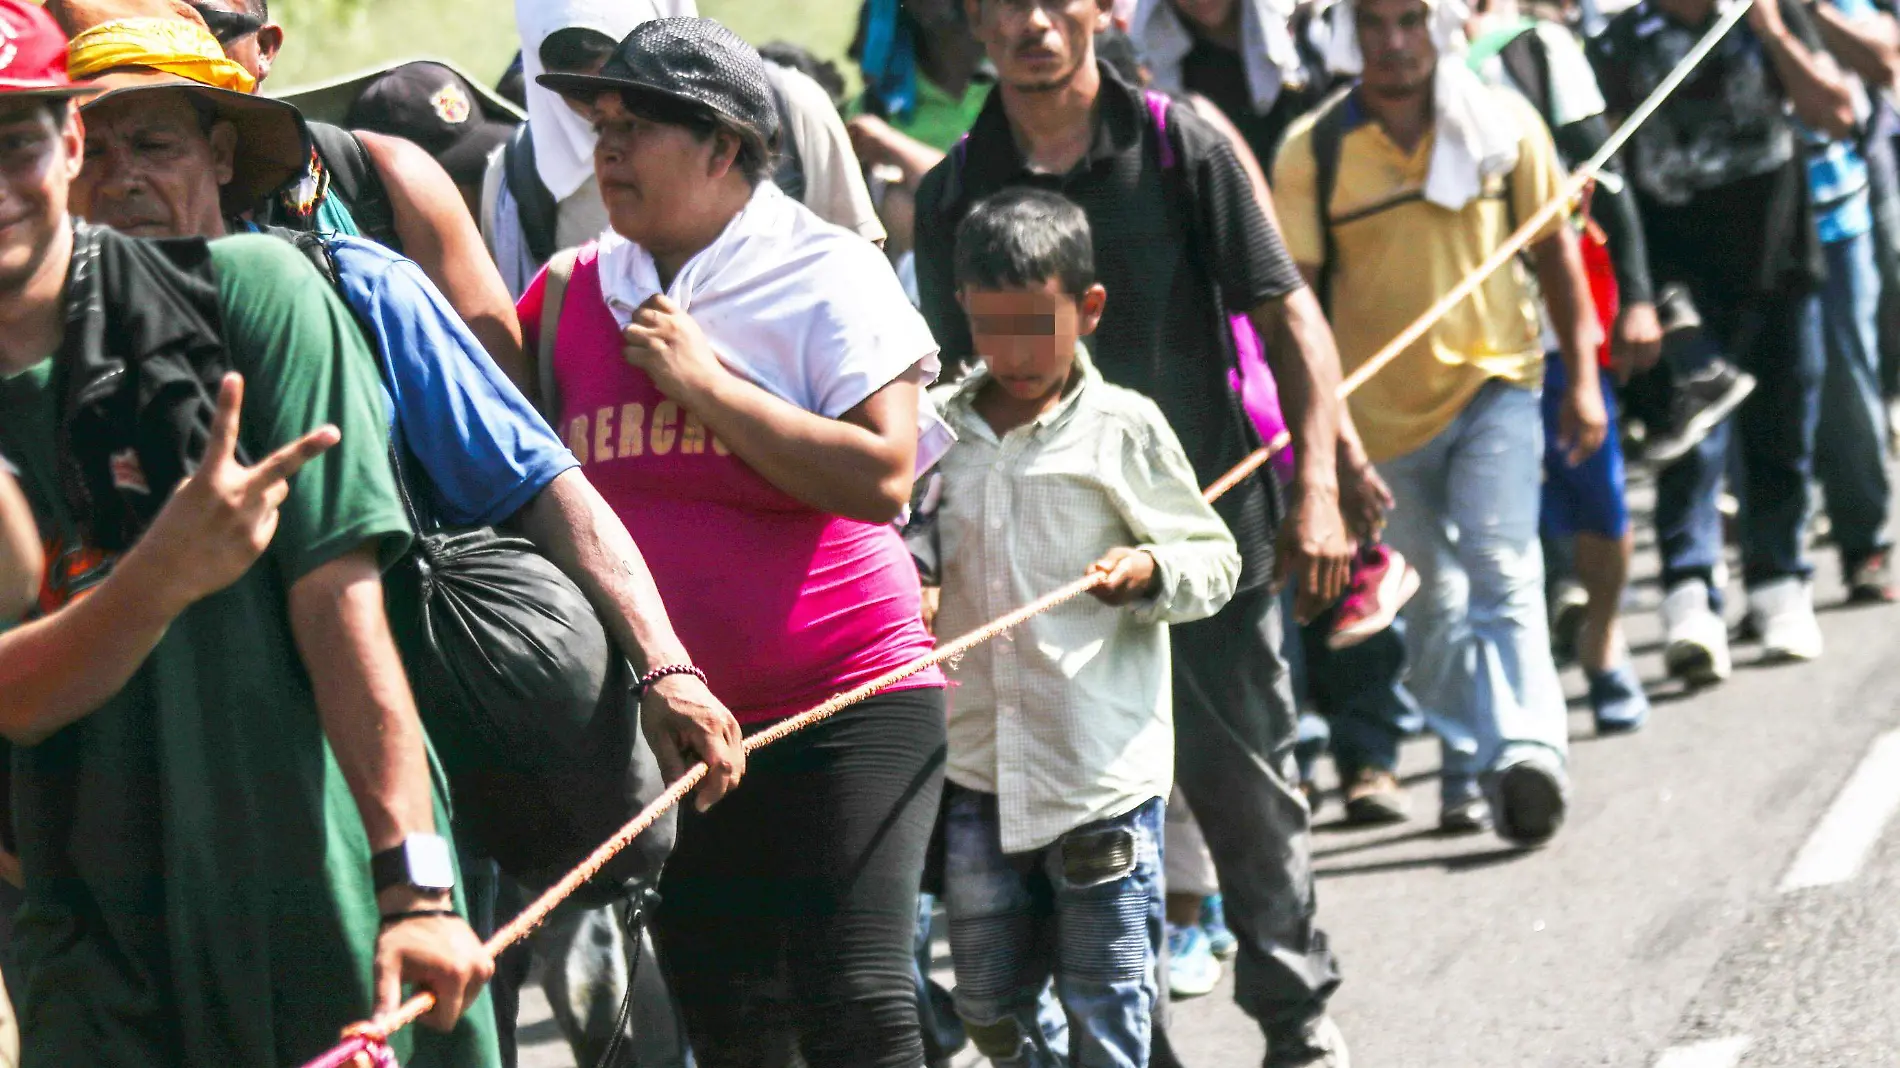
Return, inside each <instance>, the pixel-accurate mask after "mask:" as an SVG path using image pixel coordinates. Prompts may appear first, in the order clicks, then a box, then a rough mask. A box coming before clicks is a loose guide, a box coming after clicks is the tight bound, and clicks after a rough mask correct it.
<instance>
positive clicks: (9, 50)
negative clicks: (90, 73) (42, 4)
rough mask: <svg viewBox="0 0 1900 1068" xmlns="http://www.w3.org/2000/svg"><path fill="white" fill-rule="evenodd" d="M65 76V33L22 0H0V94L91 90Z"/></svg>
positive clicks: (45, 93) (45, 15) (34, 7)
mask: <svg viewBox="0 0 1900 1068" xmlns="http://www.w3.org/2000/svg"><path fill="white" fill-rule="evenodd" d="M91 91H92V90H90V89H88V88H86V87H85V86H79V85H74V84H73V81H72V79H71V78H69V77H67V76H66V35H65V34H64V33H61V32H60V29H59V26H58V25H57V24H55V23H54V22H53V17H52V16H51V15H48V14H47V13H46V12H45V11H42V10H41V9H40V8H38V7H36V6H35V5H33V4H30V3H27V2H26V0H0V96H10V95H13V94H15V93H28V94H31V95H34V96H70V95H73V94H75V93H85V92H91Z"/></svg>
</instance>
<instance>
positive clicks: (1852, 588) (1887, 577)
mask: <svg viewBox="0 0 1900 1068" xmlns="http://www.w3.org/2000/svg"><path fill="white" fill-rule="evenodd" d="M1897 600H1900V587H1896V586H1895V585H1894V581H1893V554H1892V552H1891V551H1890V550H1887V549H1875V550H1874V551H1873V552H1872V553H1871V554H1869V555H1868V556H1867V557H1866V558H1865V559H1863V560H1861V561H1860V562H1859V563H1856V564H1854V565H1853V566H1852V567H1850V568H1848V569H1847V603H1848V604H1892V603H1893V602H1894V601H1897Z"/></svg>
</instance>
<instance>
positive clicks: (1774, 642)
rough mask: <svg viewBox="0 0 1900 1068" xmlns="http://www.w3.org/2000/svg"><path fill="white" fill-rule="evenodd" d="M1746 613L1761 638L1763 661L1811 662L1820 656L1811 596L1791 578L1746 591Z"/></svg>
mask: <svg viewBox="0 0 1900 1068" xmlns="http://www.w3.org/2000/svg"><path fill="white" fill-rule="evenodd" d="M1748 614H1749V617H1750V618H1751V619H1752V620H1753V621H1754V624H1755V631H1756V633H1758V634H1760V635H1761V657H1762V659H1763V660H1769V661H1774V660H1814V659H1816V658H1818V657H1819V656H1820V655H1821V623H1820V621H1819V620H1817V619H1815V618H1814V593H1813V591H1812V590H1810V589H1809V588H1808V584H1807V583H1806V582H1804V581H1802V580H1801V579H1798V578H1794V577H1792V576H1790V577H1788V578H1778V579H1776V580H1774V581H1773V582H1770V583H1768V584H1767V585H1765V586H1757V587H1755V588H1754V589H1752V590H1749V591H1748Z"/></svg>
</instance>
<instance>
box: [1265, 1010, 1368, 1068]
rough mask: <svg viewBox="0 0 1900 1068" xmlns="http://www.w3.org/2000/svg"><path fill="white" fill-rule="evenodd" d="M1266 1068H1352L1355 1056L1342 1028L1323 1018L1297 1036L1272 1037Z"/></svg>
mask: <svg viewBox="0 0 1900 1068" xmlns="http://www.w3.org/2000/svg"><path fill="white" fill-rule="evenodd" d="M1265 1068H1352V1055H1351V1054H1350V1053H1348V1052H1347V1051H1346V1036H1345V1035H1343V1034H1341V1033H1340V1031H1339V1025H1338V1024H1336V1023H1334V1022H1333V1018H1332V1017H1331V1016H1321V1017H1320V1018H1319V1019H1317V1020H1314V1021H1313V1022H1312V1023H1309V1024H1307V1025H1306V1026H1305V1027H1303V1028H1301V1029H1300V1030H1299V1031H1297V1032H1294V1033H1293V1034H1289V1035H1273V1036H1270V1037H1269V1038H1268V1039H1267V1060H1266V1065H1265Z"/></svg>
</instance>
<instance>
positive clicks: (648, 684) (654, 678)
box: [633, 664, 706, 697]
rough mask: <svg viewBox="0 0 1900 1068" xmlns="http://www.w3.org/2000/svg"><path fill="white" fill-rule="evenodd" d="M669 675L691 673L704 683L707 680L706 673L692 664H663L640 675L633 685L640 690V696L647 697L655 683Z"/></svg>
mask: <svg viewBox="0 0 1900 1068" xmlns="http://www.w3.org/2000/svg"><path fill="white" fill-rule="evenodd" d="M668 675H691V676H692V677H694V678H696V679H698V680H699V681H700V682H702V683H703V682H705V681H706V673H705V672H704V671H701V670H699V669H698V668H696V667H694V666H693V665H691V664H662V665H660V666H659V667H656V668H654V669H653V670H652V671H649V672H647V673H646V674H644V675H642V676H640V680H639V681H638V682H635V683H634V684H633V685H634V688H635V689H637V690H639V691H640V696H642V697H645V696H646V692H647V691H648V690H649V689H651V688H652V687H653V684H654V683H656V682H658V681H660V680H661V679H663V678H666V677H667V676H668Z"/></svg>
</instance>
